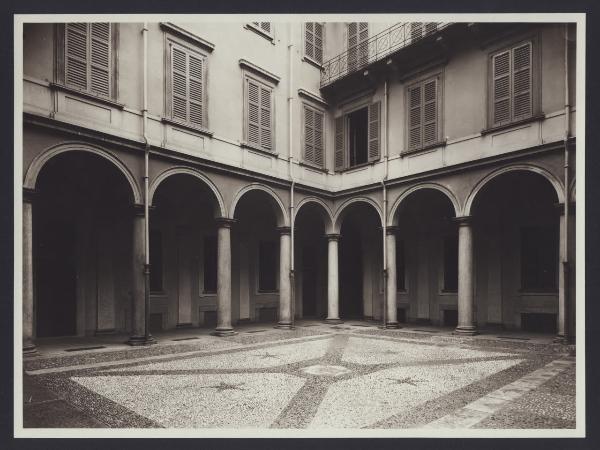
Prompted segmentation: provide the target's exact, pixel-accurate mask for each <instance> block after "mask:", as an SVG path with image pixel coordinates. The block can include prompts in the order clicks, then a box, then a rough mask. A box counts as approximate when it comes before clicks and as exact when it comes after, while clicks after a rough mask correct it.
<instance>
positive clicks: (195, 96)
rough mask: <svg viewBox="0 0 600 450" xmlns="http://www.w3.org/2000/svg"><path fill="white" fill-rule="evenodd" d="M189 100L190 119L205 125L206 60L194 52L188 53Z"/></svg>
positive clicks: (195, 123) (194, 122)
mask: <svg viewBox="0 0 600 450" xmlns="http://www.w3.org/2000/svg"><path fill="white" fill-rule="evenodd" d="M188 61H189V64H188V74H189V77H188V83H189V84H188V86H189V89H188V94H189V97H188V100H189V121H190V123H192V124H194V125H198V126H200V127H201V126H203V123H204V122H203V120H204V115H203V105H202V103H203V102H202V99H203V85H202V83H203V75H204V73H203V66H204V61H203V59H202V58H201V57H196V56H194V55H192V54H189V55H188Z"/></svg>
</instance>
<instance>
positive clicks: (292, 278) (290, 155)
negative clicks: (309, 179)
mask: <svg viewBox="0 0 600 450" xmlns="http://www.w3.org/2000/svg"><path fill="white" fill-rule="evenodd" d="M292 26H293V24H292V23H290V24H289V25H288V58H289V66H288V98H287V101H288V171H289V177H290V180H291V181H292V184H291V185H290V230H291V231H290V241H291V242H290V246H291V248H290V288H291V289H290V297H291V298H290V302H291V310H292V328H294V323H295V321H296V281H295V273H294V247H295V232H294V225H295V221H296V217H295V216H296V210H295V207H294V187H295V185H296V181H295V180H294V175H293V171H292V163H293V160H294V157H293V152H292V145H293V140H294V139H293V134H292V124H293V113H294V108H293V106H294V105H293V100H294V97H293V95H292V89H293V84H292V81H293V80H292V77H293V70H292V69H293V67H292V63H293V50H294V44H293V40H292Z"/></svg>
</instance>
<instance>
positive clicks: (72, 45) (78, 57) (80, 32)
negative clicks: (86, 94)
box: [65, 23, 89, 90]
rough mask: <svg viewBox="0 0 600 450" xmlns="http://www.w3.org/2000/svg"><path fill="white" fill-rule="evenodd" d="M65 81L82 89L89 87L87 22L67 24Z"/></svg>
mask: <svg viewBox="0 0 600 450" xmlns="http://www.w3.org/2000/svg"><path fill="white" fill-rule="evenodd" d="M65 35H66V38H65V62H66V64H65V65H66V67H65V82H66V84H68V85H71V86H75V87H78V88H80V89H85V90H87V89H88V75H87V66H88V60H89V58H88V48H89V45H88V27H87V24H85V23H67V24H66V26H65Z"/></svg>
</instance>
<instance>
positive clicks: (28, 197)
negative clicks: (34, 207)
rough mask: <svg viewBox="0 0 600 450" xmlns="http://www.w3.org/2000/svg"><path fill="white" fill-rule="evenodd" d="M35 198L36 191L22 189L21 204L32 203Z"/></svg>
mask: <svg viewBox="0 0 600 450" xmlns="http://www.w3.org/2000/svg"><path fill="white" fill-rule="evenodd" d="M36 196H37V191H36V190H35V189H33V188H28V187H23V202H25V203H33V201H34V200H35V197H36Z"/></svg>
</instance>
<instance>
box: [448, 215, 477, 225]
mask: <svg viewBox="0 0 600 450" xmlns="http://www.w3.org/2000/svg"><path fill="white" fill-rule="evenodd" d="M452 221H453V222H454V223H456V224H458V226H459V227H466V226H469V225H472V224H473V216H460V217H453V218H452Z"/></svg>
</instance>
